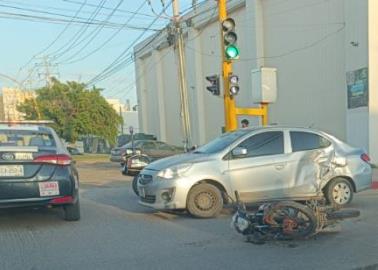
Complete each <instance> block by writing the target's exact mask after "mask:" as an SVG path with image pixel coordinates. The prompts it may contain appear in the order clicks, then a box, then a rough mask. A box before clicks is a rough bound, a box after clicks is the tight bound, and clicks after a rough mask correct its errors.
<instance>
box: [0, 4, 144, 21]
mask: <svg viewBox="0 0 378 270" xmlns="http://www.w3.org/2000/svg"><path fill="white" fill-rule="evenodd" d="M0 2H4V3H10V4H13V5H19V6H23V7H25V6H27V7H39V8H42V9H43V10H57V11H68V12H72V13H76V11H77V9H69V8H61V7H52V6H46V5H38V4H30V3H24V2H17V1H9V0H0ZM85 2H87V1H85ZM68 3H69V2H68ZM78 4H79V5H80V6H81V5H82V4H84V3H82V2H80V3H78ZM84 6H88V5H87V4H85V5H84ZM103 9H104V8H103ZM118 12H119V10H117V13H118ZM81 13H83V14H88V13H92V11H87V10H82V11H81ZM130 13H131V15H134V16H135V18H138V19H143V20H145V19H146V16H145V15H143V14H133V12H131V11H130ZM99 15H101V16H107V15H108V14H106V13H99ZM113 17H122V18H125V15H124V14H115V15H113ZM149 17H151V16H149Z"/></svg>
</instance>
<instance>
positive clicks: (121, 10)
mask: <svg viewBox="0 0 378 270" xmlns="http://www.w3.org/2000/svg"><path fill="white" fill-rule="evenodd" d="M62 1H64V2H68V3H73V4H79V5H80V4H81V2H79V1H74V0H62ZM86 6H89V7H95V6H96V5H94V4H88V3H87V4H86ZM103 9H107V10H112V8H110V7H106V6H104V7H103ZM118 12H123V13H129V14H135V12H133V11H129V10H125V9H118ZM136 15H140V16H145V17H150V18H155V16H154V15H151V14H146V13H140V12H138V13H136Z"/></svg>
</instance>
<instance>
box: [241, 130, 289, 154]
mask: <svg viewBox="0 0 378 270" xmlns="http://www.w3.org/2000/svg"><path fill="white" fill-rule="evenodd" d="M239 147H243V148H246V149H247V155H246V156H244V157H258V156H268V155H278V154H283V153H284V136H283V132H281V131H269V132H264V133H259V134H256V135H253V136H252V137H249V138H248V139H246V140H245V141H243V142H242V143H241V144H239Z"/></svg>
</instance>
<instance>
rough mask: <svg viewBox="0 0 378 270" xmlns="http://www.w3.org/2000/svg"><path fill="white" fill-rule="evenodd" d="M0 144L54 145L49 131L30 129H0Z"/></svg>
mask: <svg viewBox="0 0 378 270" xmlns="http://www.w3.org/2000/svg"><path fill="white" fill-rule="evenodd" d="M0 146H37V147H54V146H55V141H54V137H53V136H52V134H50V133H44V132H40V131H31V130H0Z"/></svg>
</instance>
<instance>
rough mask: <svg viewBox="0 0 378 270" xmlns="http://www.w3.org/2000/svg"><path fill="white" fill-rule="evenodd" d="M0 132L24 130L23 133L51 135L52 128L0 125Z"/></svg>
mask: <svg viewBox="0 0 378 270" xmlns="http://www.w3.org/2000/svg"><path fill="white" fill-rule="evenodd" d="M0 130H25V131H39V132H44V133H52V130H53V129H52V128H50V127H46V126H40V125H22V124H21V125H20V124H15V125H13V124H12V125H7V124H0Z"/></svg>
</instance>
